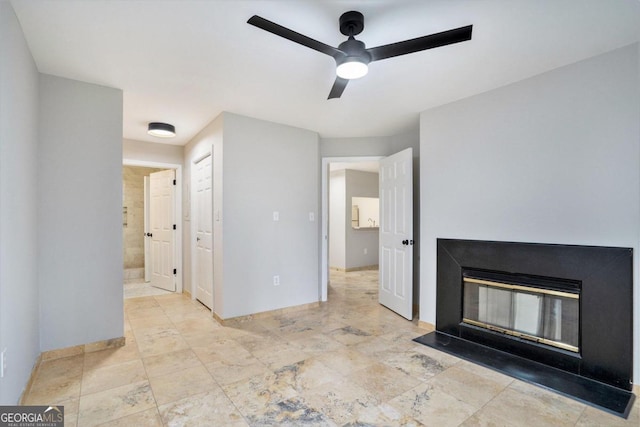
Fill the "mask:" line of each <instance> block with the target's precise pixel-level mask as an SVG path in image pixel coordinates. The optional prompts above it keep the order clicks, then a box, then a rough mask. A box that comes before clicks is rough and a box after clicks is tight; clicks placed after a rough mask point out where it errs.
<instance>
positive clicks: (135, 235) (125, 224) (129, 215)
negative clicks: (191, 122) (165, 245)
mask: <svg viewBox="0 0 640 427" xmlns="http://www.w3.org/2000/svg"><path fill="white" fill-rule="evenodd" d="M161 170H163V169H155V168H145V167H140V166H123V167H122V207H123V209H122V212H123V213H122V238H123V255H124V269H125V279H133V278H137V277H138V276H139V277H143V276H144V236H143V233H144V177H145V176H149V174H150V173H152V172H158V171H161ZM140 269H142V270H140Z"/></svg>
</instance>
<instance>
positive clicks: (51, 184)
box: [37, 74, 124, 351]
mask: <svg viewBox="0 0 640 427" xmlns="http://www.w3.org/2000/svg"><path fill="white" fill-rule="evenodd" d="M39 90H40V110H39V116H40V117H39V127H40V129H41V130H42V132H41V133H40V153H39V156H38V158H39V163H38V166H39V181H38V185H39V193H38V194H39V196H38V197H39V206H38V229H39V238H38V245H39V252H38V262H37V265H38V275H39V287H40V332H41V335H40V345H41V348H40V350H41V351H46V350H51V349H57V348H62V347H69V346H73V345H77V344H83V343H90V342H93V341H99V340H105V339H110V338H116V337H121V336H123V329H124V326H123V302H122V297H123V295H122V294H123V289H122V275H123V271H122V222H121V221H122V91H120V90H117V89H111V88H107V87H102V86H96V85H92V84H87V83H81V82H77V81H74V80H67V79H62V78H59V77H54V76H49V75H44V74H41V75H40V89H39Z"/></svg>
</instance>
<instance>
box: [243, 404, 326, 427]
mask: <svg viewBox="0 0 640 427" xmlns="http://www.w3.org/2000/svg"><path fill="white" fill-rule="evenodd" d="M247 420H248V421H249V424H250V425H252V426H292V427H293V426H307V425H308V426H327V427H333V426H337V424H336V423H335V422H333V421H332V420H331V419H330V418H329V417H327V416H326V415H325V414H323V413H322V412H320V411H319V410H318V409H316V408H314V407H311V406H309V404H308V403H307V402H305V401H304V400H303V399H301V398H300V397H294V398H291V399H288V400H283V401H280V402H278V403H276V404H273V405H269V406H268V407H267V408H266V409H265V410H264V411H263V412H262V413H261V414H257V415H253V414H252V415H249V416H247Z"/></svg>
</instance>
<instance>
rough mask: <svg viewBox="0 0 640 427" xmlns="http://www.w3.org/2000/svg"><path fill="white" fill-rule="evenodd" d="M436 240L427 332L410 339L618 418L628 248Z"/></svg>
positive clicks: (626, 374)
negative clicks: (431, 323)
mask: <svg viewBox="0 0 640 427" xmlns="http://www.w3.org/2000/svg"><path fill="white" fill-rule="evenodd" d="M437 245H438V248H437V257H438V258H437V267H438V270H437V297H436V331H435V332H433V333H430V334H427V335H425V336H423V337H419V338H416V340H415V341H417V342H420V343H422V344H425V345H429V346H431V347H434V348H437V349H439V350H442V351H446V352H449V353H452V354H455V355H458V356H459V357H462V358H465V359H468V360H471V361H475V362H476V363H480V364H482V365H485V366H488V367H490V368H493V369H497V370H500V371H502V372H504V373H507V374H509V375H512V376H515V377H518V378H520V379H522V380H524V381H527V382H532V383H535V384H538V385H542V386H544V387H547V388H551V389H553V390H556V391H557V392H559V393H562V394H565V395H568V396H570V397H574V398H576V399H578V400H581V401H583V402H585V403H588V404H591V405H593V406H596V407H599V408H600V409H603V410H606V411H608V412H611V413H614V414H616V415H619V416H622V417H626V416H628V412H629V411H630V408H631V406H632V404H633V400H634V396H633V394H632V393H631V390H632V371H633V331H632V325H633V305H632V304H633V303H632V301H633V269H632V266H633V259H632V258H633V251H632V249H630V248H612V247H594V246H574V245H552V244H534V243H512V242H490V241H474V240H454V239H438V242H437Z"/></svg>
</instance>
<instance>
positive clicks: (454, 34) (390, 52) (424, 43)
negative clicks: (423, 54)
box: [367, 25, 473, 61]
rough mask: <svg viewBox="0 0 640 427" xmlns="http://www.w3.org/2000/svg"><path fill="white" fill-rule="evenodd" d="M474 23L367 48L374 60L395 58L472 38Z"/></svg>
mask: <svg viewBox="0 0 640 427" xmlns="http://www.w3.org/2000/svg"><path fill="white" fill-rule="evenodd" d="M472 28H473V25H468V26H466V27H460V28H455V29H453V30H448V31H443V32H441V33H436V34H431V35H428V36H423V37H418V38H415V39H411V40H405V41H403V42H397V43H391V44H386V45H384V46H378V47H372V48H371V49H367V52H369V54H370V55H371V60H372V61H379V60H381V59H387V58H393V57H394V56H400V55H406V54H407V53H413V52H420V51H421V50H426V49H432V48H434V47H440V46H446V45H448V44H453V43H460V42H464V41H467V40H471V30H472Z"/></svg>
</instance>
